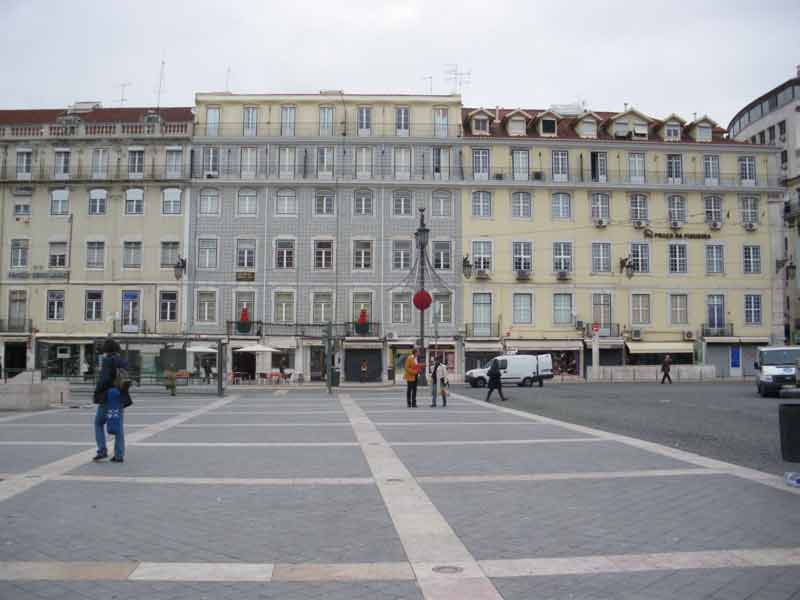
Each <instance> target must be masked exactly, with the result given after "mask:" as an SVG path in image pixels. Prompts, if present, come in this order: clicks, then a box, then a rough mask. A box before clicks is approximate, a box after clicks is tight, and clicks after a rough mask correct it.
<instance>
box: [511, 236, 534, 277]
mask: <svg viewBox="0 0 800 600" xmlns="http://www.w3.org/2000/svg"><path fill="white" fill-rule="evenodd" d="M511 256H512V266H513V269H514V271H533V242H512V243H511Z"/></svg>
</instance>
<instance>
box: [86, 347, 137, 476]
mask: <svg viewBox="0 0 800 600" xmlns="http://www.w3.org/2000/svg"><path fill="white" fill-rule="evenodd" d="M119 351H120V347H119V344H117V342H115V341H114V340H113V339H111V338H108V339H107V340H106V341H105V342H103V346H102V352H103V358H102V359H101V362H100V375H99V377H98V379H97V385H96V386H95V389H94V403H95V404H97V411H96V412H95V416H94V434H95V441H96V442H97V455H96V456H95V457H94V459H93V460H95V461H98V460H103V459H105V458H108V449H107V448H106V435H105V431H104V430H103V427H104V426H105V425H106V421H107V420H108V406H107V401H108V393H109V390H111V389H112V388H116V389H117V393H115V395H114V396H115V398H120V397H121V402H122V404H124V405H130V404H133V402H132V401H131V399H130V393H129V388H130V381H127V378H126V377H125V375H124V370H125V369H127V367H128V364H127V362H126V361H125V360H124V359H123V358H122V357H121V356H120V354H119ZM125 384H127V387H125ZM123 388H124V392H123V391H122V390H123ZM120 394H122V396H120ZM126 403H128V404H126ZM120 414H121V413H120ZM122 444H123V445H122V446H121V447H120V450H121V452H122V453H124V440H123V442H122Z"/></svg>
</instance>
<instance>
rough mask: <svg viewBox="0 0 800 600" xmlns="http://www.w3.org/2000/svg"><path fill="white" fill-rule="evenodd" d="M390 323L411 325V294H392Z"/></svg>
mask: <svg viewBox="0 0 800 600" xmlns="http://www.w3.org/2000/svg"><path fill="white" fill-rule="evenodd" d="M392 323H411V294H406V293H399V294H392Z"/></svg>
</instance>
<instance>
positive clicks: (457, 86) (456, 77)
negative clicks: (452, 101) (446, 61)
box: [444, 65, 472, 94]
mask: <svg viewBox="0 0 800 600" xmlns="http://www.w3.org/2000/svg"><path fill="white" fill-rule="evenodd" d="M444 74H445V81H449V82H450V83H452V84H453V87H452V90H453V92H452V93H453V94H461V89H462V88H463V87H464V86H465V85H469V84H470V83H472V71H460V70H459V68H458V65H447V67H446V68H445V70H444Z"/></svg>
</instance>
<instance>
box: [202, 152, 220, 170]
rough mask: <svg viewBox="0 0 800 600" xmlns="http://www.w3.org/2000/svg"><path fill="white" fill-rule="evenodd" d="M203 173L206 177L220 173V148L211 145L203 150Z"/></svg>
mask: <svg viewBox="0 0 800 600" xmlns="http://www.w3.org/2000/svg"><path fill="white" fill-rule="evenodd" d="M203 175H204V176H205V177H217V176H218V175H219V148H215V147H213V146H209V147H207V148H205V149H204V150H203Z"/></svg>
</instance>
